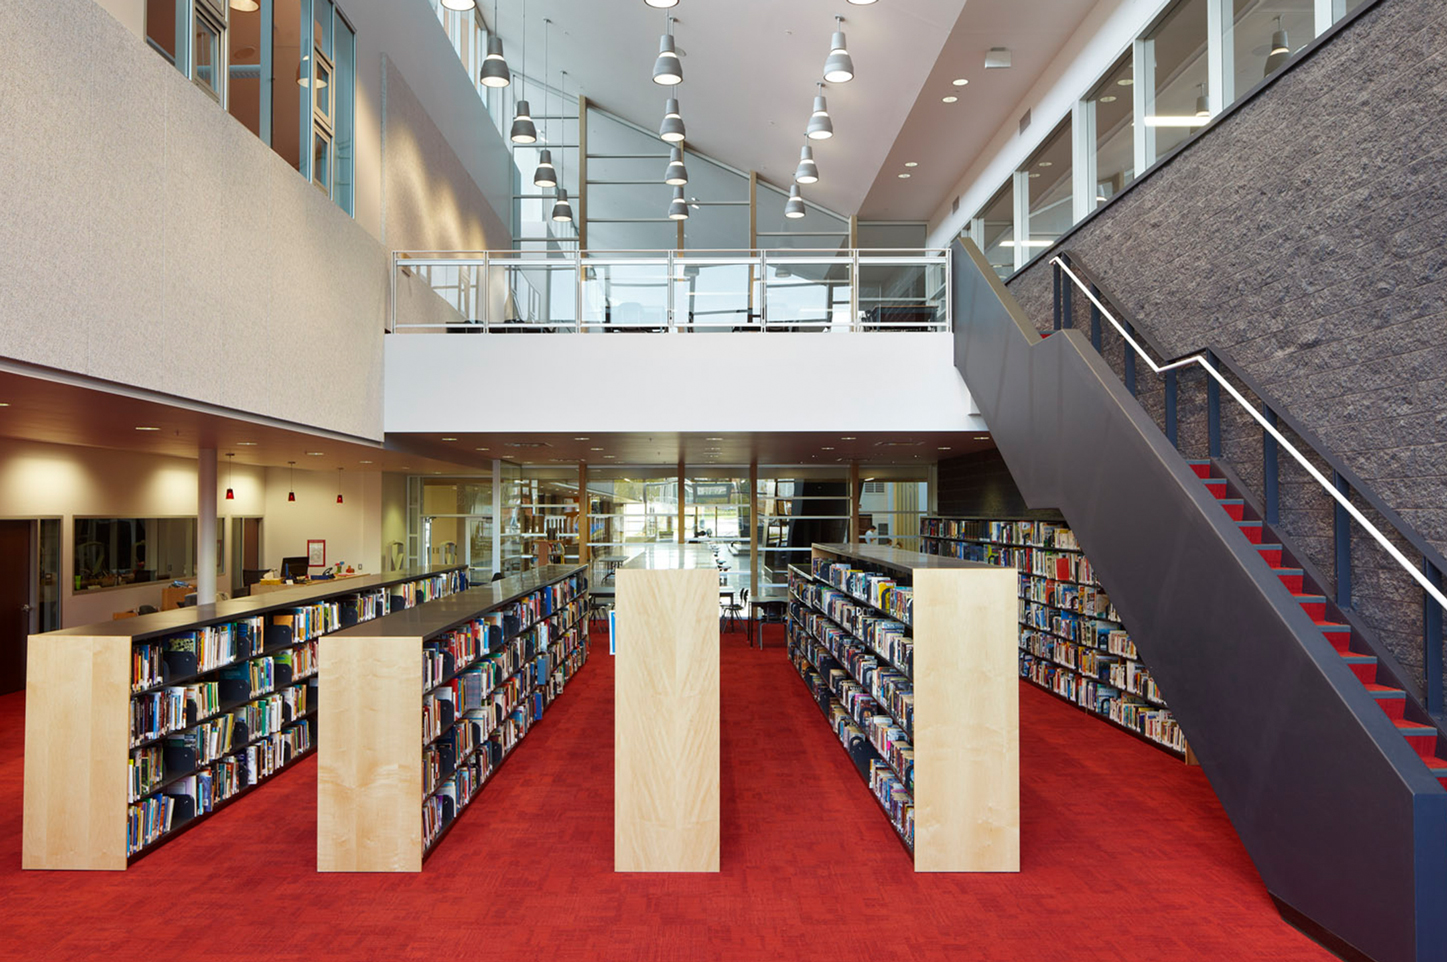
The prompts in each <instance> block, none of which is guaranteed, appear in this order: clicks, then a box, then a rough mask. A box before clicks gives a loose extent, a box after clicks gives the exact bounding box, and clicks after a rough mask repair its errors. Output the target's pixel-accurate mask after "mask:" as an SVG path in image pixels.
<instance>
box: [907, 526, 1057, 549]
mask: <svg viewBox="0 0 1447 962" xmlns="http://www.w3.org/2000/svg"><path fill="white" fill-rule="evenodd" d="M920 536H921V537H924V538H948V539H951V540H960V539H963V540H966V541H990V542H994V543H996V544H1002V545H1016V546H1019V547H1026V548H1053V549H1056V550H1059V551H1079V550H1080V544H1079V542H1077V541H1076V540H1075V532H1073V531H1071V530H1070V529H1069V528H1067V527H1066V526H1065V525H1063V524H1060V523H1059V522H1055V521H986V520H982V519H979V518H924V519H921V521H920Z"/></svg>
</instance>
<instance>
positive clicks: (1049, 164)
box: [1040, 160, 1055, 167]
mask: <svg viewBox="0 0 1447 962" xmlns="http://www.w3.org/2000/svg"><path fill="white" fill-rule="evenodd" d="M1040 166H1041V167H1054V166H1055V161H1053V160H1042V161H1040Z"/></svg>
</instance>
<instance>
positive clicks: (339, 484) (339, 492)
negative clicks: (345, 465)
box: [337, 468, 342, 504]
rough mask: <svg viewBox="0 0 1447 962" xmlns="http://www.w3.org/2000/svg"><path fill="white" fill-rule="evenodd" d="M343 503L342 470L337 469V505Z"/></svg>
mask: <svg viewBox="0 0 1447 962" xmlns="http://www.w3.org/2000/svg"><path fill="white" fill-rule="evenodd" d="M341 503H342V469H341V468H337V504H341Z"/></svg>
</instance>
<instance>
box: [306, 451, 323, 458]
mask: <svg viewBox="0 0 1447 962" xmlns="http://www.w3.org/2000/svg"><path fill="white" fill-rule="evenodd" d="M323 453H324V452H322V451H308V452H307V453H306V456H307V457H309V458H319V457H321V456H322V454H323Z"/></svg>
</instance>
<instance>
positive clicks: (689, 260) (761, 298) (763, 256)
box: [387, 248, 953, 333]
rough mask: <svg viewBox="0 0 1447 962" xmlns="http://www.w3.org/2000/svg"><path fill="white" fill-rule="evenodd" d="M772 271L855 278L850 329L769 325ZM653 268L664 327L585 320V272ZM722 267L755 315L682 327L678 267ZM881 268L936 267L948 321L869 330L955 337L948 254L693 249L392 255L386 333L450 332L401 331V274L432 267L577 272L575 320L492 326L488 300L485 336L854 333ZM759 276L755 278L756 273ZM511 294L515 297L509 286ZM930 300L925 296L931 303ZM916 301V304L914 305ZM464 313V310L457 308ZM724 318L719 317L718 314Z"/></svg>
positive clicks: (829, 324) (810, 323) (790, 322)
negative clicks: (863, 291)
mask: <svg viewBox="0 0 1447 962" xmlns="http://www.w3.org/2000/svg"><path fill="white" fill-rule="evenodd" d="M770 264H774V265H777V266H779V267H785V266H787V267H790V268H796V267H808V266H816V267H833V266H836V265H837V266H840V267H843V268H844V269H845V270H846V271H847V272H848V278H849V281H848V283H849V293H850V306H849V320H848V322H847V323H839V322H835V321H833V320H832V319H825V320H817V319H808V320H805V319H789V318H779V319H770V317H769V313H768V306H767V305H768V299H769V290H770V288H771V287H773V288H778V287H779V285H778V284H771V283H770V282H769V280H768V277H769V275H768V267H769V265H770ZM629 266H638V267H654V268H666V271H665V274H666V276H665V278H664V280H663V283H662V284H661V285H659V286H662V287H665V288H666V289H667V302H668V303H667V309H666V315H667V320H666V322H661V323H655V324H647V323H641V324H628V323H626V322H617V321H611V320H604V319H585V318H584V317H583V313H584V310H583V307H584V296H583V294H584V289H585V284H587V283H588V278H587V277H586V276H585V271H587V270H590V269H596V268H602V267H629ZM710 266H712V267H723V266H737V267H746V268H748V269H749V273H750V277H749V282H748V287H747V289H745V290H739V291H736V292H733V293H735V294H736V295H737V296H740V297H744V298H747V300H748V302H749V308H748V310H747V311H744V312H742V313H740V312H733V313H734V314H736V315H740V316H739V317H738V318H736V319H734V320H710V319H708V318H706V317H699V316H697V315H694V314H690V318H691V319H690V320H688V321H684V322H680V321H678V320H677V317H676V315H677V308H676V305H675V296H676V292H675V289H674V286H675V284H676V283H677V282H678V281H679V280H680V278H678V277H676V276H675V271H676V270H677V269H678V268H684V269H687V268H689V267H710ZM876 266H896V267H907V266H918V267H923V268H930V267H936V266H937V267H938V268H939V269H940V270H941V271H942V274H943V277H942V282H941V283H940V284H939V285H934V284H933V283H932V282H931V279H930V278H929V277H928V276H927V277H926V286H927V288H928V289H932V290H935V291H937V292H939V296H938V297H937V298H936V299H937V300H938V301H939V303H940V305H941V306H942V307H943V314H944V319H943V321H937V320H933V319H931V320H928V321H909V320H903V321H888V320H880V321H873V322H870V323H869V324H868V325H867V328H865V329H867V330H875V329H880V330H888V329H891V328H899V329H902V330H919V329H921V328H924V329H926V330H928V331H936V332H944V333H948V332H949V331H950V330H952V327H953V324H952V318H951V311H950V304H949V298H948V291H949V290H950V272H951V263H950V258H949V252H948V251H947V250H944V249H941V248H863V249H860V248H778V249H771V248H751V249H747V250H743V249H702V248H700V249H694V250H683V251H680V250H605V251H588V250H571V251H519V250H501V251H448V250H438V251H394V252H393V253H392V278H391V280H392V290H391V311H390V316H389V319H388V325H387V330H388V331H389V332H394V331H397V330H398V329H399V327H401V328H403V329H406V328H411V329H435V328H447V327H451V326H453V325H449V324H447V323H446V322H438V323H431V324H427V323H424V324H401V325H399V323H398V318H397V288H398V278H399V275H400V274H401V273H402V272H403V271H404V270H405V269H409V268H410V269H427V268H454V269H459V270H465V269H469V268H480V269H481V271H482V272H483V274H484V275H485V274H486V273H487V272H489V271H490V270H491V269H493V268H504V269H512V270H549V271H551V270H563V271H571V272H573V273H574V274H575V275H576V276H575V278H574V281H573V283H574V299H573V300H574V303H573V317H572V318H571V319H568V320H566V321H562V322H559V323H557V324H548V323H546V322H543V323H539V322H533V321H518V322H516V323H508V322H501V323H497V322H493V321H492V320H491V318H490V316H489V315H490V314H491V309H490V304H489V302H488V299H487V296H486V295H485V294H484V295H482V298H481V302H482V307H483V311H482V315H483V316H482V323H481V325H480V328H476V329H480V330H481V331H482V332H484V333H491V332H493V331H498V332H502V331H507V330H529V331H536V330H539V329H547V328H554V329H556V330H558V331H564V332H576V333H583V332H585V331H589V330H593V329H597V328H600V327H613V328H623V329H626V328H628V327H636V328H639V329H646V328H650V327H651V328H660V327H661V328H662V329H665V330H668V331H673V332H677V331H683V330H688V331H700V330H710V329H712V330H733V329H735V328H740V327H742V328H748V329H750V330H759V331H768V330H770V329H775V328H789V329H793V330H826V329H835V330H848V331H851V332H857V331H860V330H861V320H860V312H859V275H860V269H861V268H863V267H876ZM756 272H757V273H756ZM463 288H472V289H474V290H475V288H476V282H475V280H474V281H471V282H469V281H463V280H461V279H460V278H459V283H458V290H459V299H461V298H462V297H464V296H467V295H465V294H463V293H462V290H463ZM509 292H510V294H516V292H513V291H512V290H511V287H509ZM929 299H930V295H929V294H926V295H925V301H928V300H929ZM914 300H915V301H917V300H918V299H917V298H915V299H914ZM458 309H459V310H461V308H460V307H459V308H458ZM714 313H721V312H714Z"/></svg>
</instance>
